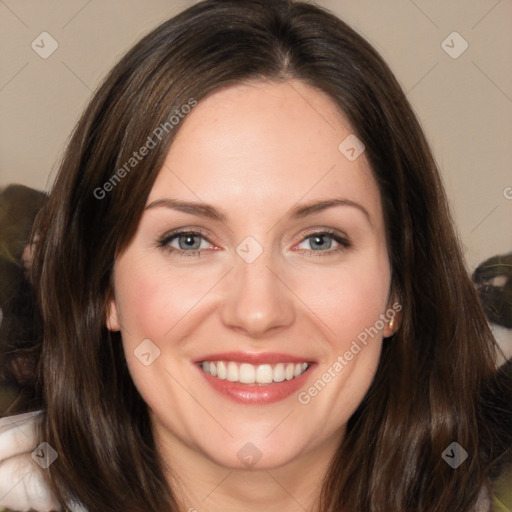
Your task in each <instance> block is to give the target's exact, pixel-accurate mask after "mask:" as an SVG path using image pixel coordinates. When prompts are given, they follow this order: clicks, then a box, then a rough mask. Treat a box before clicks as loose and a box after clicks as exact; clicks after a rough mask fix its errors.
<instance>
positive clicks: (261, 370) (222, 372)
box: [201, 361, 309, 384]
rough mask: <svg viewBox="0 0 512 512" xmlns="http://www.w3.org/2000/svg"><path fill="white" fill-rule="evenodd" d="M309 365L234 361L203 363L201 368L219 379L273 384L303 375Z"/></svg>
mask: <svg viewBox="0 0 512 512" xmlns="http://www.w3.org/2000/svg"><path fill="white" fill-rule="evenodd" d="M308 367H309V364H308V363H277V364H274V365H270V364H260V365H253V364H248V363H235V362H234V361H228V362H226V361H203V362H202V363H201V368H202V369H203V370H204V371H205V372H206V373H209V374H210V375H212V376H213V377H217V378H218V379H222V380H228V381H230V382H240V383H242V384H254V383H256V384H271V383H272V382H283V381H284V380H292V379H294V378H296V377H299V376H300V375H302V374H303V373H304V372H305V371H306V370H307V369H308Z"/></svg>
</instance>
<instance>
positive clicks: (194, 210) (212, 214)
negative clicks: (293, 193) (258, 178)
mask: <svg viewBox="0 0 512 512" xmlns="http://www.w3.org/2000/svg"><path fill="white" fill-rule="evenodd" d="M335 206H351V207H354V208H357V209H358V210H359V211H361V212H362V213H363V214H364V215H365V217H366V218H367V220H368V222H369V223H370V225H373V224H372V220H371V217H370V214H369V213H368V210H366V208H365V207H364V206H363V205H361V204H359V203H356V202H354V201H350V200H349V199H342V198H334V199H325V200H323V201H313V202H311V203H308V204H305V205H299V206H296V207H295V208H292V210H290V211H289V212H288V213H287V214H286V217H288V218H290V219H302V218H304V217H307V216H308V215H313V214H315V213H319V212H321V211H324V210H327V209H328V208H333V207H335ZM158 207H164V208H169V209H172V210H178V211H181V212H184V213H190V214H192V215H197V216H199V217H207V218H209V219H213V220H217V221H220V222H226V221H227V216H226V214H225V213H223V212H221V211H220V210H219V209H217V208H215V207H214V206H212V205H209V204H206V203H198V202H193V201H181V200H179V199H168V198H166V199H157V200H155V201H152V202H151V203H150V204H148V205H147V206H146V207H145V208H144V210H149V209H151V208H158Z"/></svg>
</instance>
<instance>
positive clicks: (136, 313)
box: [116, 258, 211, 343]
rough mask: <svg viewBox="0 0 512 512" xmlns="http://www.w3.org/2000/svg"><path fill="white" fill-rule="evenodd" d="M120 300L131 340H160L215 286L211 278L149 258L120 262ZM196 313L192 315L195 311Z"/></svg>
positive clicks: (117, 280) (118, 275) (118, 277)
mask: <svg viewBox="0 0 512 512" xmlns="http://www.w3.org/2000/svg"><path fill="white" fill-rule="evenodd" d="M116 283H117V284H118V285H117V286H116V303H117V306H118V311H120V313H121V316H122V324H123V327H124V329H125V331H126V333H129V336H128V340H129V342H130V343H134V342H135V341H136V340H137V339H144V338H150V339H155V340H159V339H162V338H163V337H165V336H166V334H167V333H168V332H169V331H170V330H171V329H173V327H174V326H175V325H176V324H177V323H178V322H180V320H181V319H182V318H183V317H185V316H187V317H188V316H192V317H193V316H194V315H193V310H194V307H195V306H196V305H197V303H198V301H199V300H200V299H201V297H202V296H203V295H204V294H205V293H206V291H207V290H208V289H209V288H210V287H211V284H210V283H209V280H208V279H207V278H206V279H197V278H194V277H193V276H191V274H190V270H188V271H187V270H179V271H173V272H172V273H171V272H170V271H169V269H168V268H167V267H166V266H165V265H162V264H161V263H160V264H157V263H154V262H152V261H151V259H147V260H146V261H144V262H141V263H138V262H137V261H135V260H134V259H133V258H126V259H124V260H120V261H119V262H118V266H117V270H116ZM191 313H192V314H191Z"/></svg>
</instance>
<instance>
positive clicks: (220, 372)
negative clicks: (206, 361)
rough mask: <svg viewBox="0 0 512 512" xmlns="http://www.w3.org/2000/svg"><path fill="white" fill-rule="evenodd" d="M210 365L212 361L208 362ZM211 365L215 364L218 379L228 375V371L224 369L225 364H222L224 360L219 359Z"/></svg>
mask: <svg viewBox="0 0 512 512" xmlns="http://www.w3.org/2000/svg"><path fill="white" fill-rule="evenodd" d="M210 366H212V363H210ZM213 366H217V377H218V378H219V379H222V380H224V379H225V378H226V377H227V375H228V372H227V370H226V365H225V364H224V362H223V361H219V362H218V363H217V364H216V365H215V363H213Z"/></svg>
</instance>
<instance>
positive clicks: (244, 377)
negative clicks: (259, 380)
mask: <svg viewBox="0 0 512 512" xmlns="http://www.w3.org/2000/svg"><path fill="white" fill-rule="evenodd" d="M214 366H215V365H214ZM238 374H239V378H238V380H239V381H240V382H242V383H243V384H254V383H255V382H256V370H255V369H254V366H253V365H252V364H247V363H243V364H241V365H240V368H239V371H238Z"/></svg>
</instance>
